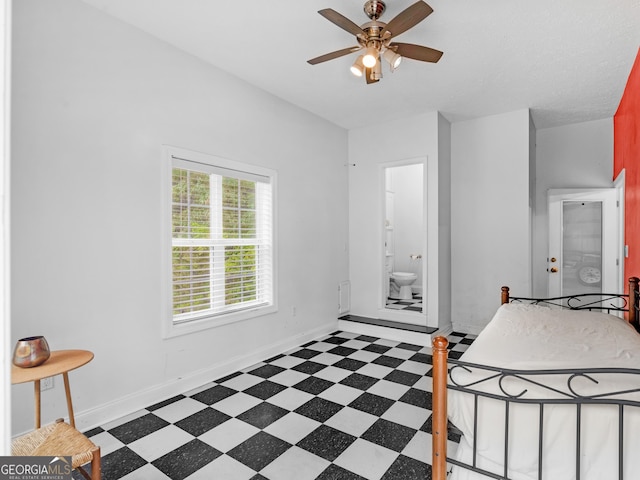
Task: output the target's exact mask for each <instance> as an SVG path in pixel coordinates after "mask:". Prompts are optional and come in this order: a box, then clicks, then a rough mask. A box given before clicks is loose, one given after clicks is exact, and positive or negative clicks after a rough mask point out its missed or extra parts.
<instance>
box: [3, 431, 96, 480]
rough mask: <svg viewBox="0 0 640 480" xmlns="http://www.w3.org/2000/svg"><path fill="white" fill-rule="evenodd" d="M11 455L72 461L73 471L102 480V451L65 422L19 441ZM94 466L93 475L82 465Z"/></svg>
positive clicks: (12, 445)
mask: <svg viewBox="0 0 640 480" xmlns="http://www.w3.org/2000/svg"><path fill="white" fill-rule="evenodd" d="M11 454H12V455H20V456H58V457H66V456H70V457H71V464H72V467H73V468H75V469H76V470H78V471H79V472H80V473H81V474H82V475H83V476H84V477H85V478H86V479H87V480H100V447H98V446H96V445H95V444H94V443H93V442H92V441H91V440H89V439H88V438H87V437H85V436H84V435H83V434H82V433H80V432H79V431H78V430H76V429H75V428H73V427H72V426H71V425H69V424H67V423H64V422H63V421H62V419H59V420H56V422H55V423H52V424H50V425H45V426H44V427H41V428H38V429H37V430H34V431H33V432H30V433H27V434H25V435H23V436H21V437H18V438H16V439H15V440H14V441H13V442H12V444H11ZM89 462H91V474H89V473H88V472H87V471H86V470H85V469H84V468H82V465H85V464H87V463H89Z"/></svg>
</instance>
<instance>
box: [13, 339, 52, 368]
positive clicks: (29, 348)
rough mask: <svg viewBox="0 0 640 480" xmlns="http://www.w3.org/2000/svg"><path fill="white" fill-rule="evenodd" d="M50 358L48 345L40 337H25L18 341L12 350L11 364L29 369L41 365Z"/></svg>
mask: <svg viewBox="0 0 640 480" xmlns="http://www.w3.org/2000/svg"><path fill="white" fill-rule="evenodd" d="M50 356H51V351H50V350H49V344H48V343H47V340H46V339H45V338H44V337H43V336H42V335H36V336H34V337H25V338H21V339H20V340H18V342H17V343H16V347H15V349H14V350H13V364H14V365H15V366H17V367H22V368H30V367H37V366H38V365H42V364H43V363H44V362H46V361H47V359H48V358H49V357H50Z"/></svg>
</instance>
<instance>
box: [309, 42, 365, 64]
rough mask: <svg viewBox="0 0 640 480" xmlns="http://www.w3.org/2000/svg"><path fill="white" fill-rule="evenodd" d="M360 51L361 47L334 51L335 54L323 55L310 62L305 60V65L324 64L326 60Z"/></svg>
mask: <svg viewBox="0 0 640 480" xmlns="http://www.w3.org/2000/svg"><path fill="white" fill-rule="evenodd" d="M360 49H362V47H361V46H359V45H358V46H355V47H349V48H343V49H342V50H336V51H335V52H331V53H325V54H324V55H320V56H319V57H316V58H312V59H311V60H307V63H310V64H311V65H316V64H317V63H322V62H326V61H327V60H333V59H334V58H338V57H342V56H344V55H348V54H350V53H353V52H357V51H358V50H360Z"/></svg>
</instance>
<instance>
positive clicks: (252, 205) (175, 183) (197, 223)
mask: <svg viewBox="0 0 640 480" xmlns="http://www.w3.org/2000/svg"><path fill="white" fill-rule="evenodd" d="M221 188H222V189H221V198H220V199H216V198H211V176H210V175H209V174H206V173H201V172H194V171H190V170H184V169H180V168H174V169H173V175H172V235H173V238H174V239H190V240H195V239H207V240H213V245H212V244H211V242H207V244H206V245H202V246H195V245H191V246H174V247H173V260H172V264H173V313H174V315H178V314H181V313H189V312H194V311H199V310H206V309H209V308H211V302H212V301H213V299H212V291H213V290H214V285H213V284H212V282H213V281H214V278H212V273H211V272H212V268H213V269H215V268H216V266H215V265H213V267H212V262H213V261H214V259H215V258H216V257H215V255H214V252H215V249H216V248H224V303H225V305H232V304H239V303H242V302H248V301H253V300H256V299H257V291H256V288H257V282H256V262H257V247H256V245H245V244H238V245H229V242H228V241H227V240H231V241H232V240H233V239H239V240H241V239H252V238H255V237H256V185H255V182H252V181H248V180H240V179H237V178H230V177H222V181H221ZM217 202H219V204H216V203H217ZM217 214H221V215H222V218H221V224H222V232H220V233H219V234H218V235H217V234H216V231H215V225H216V224H217V222H218V221H220V220H217V219H216V217H215V216H216V215H217ZM220 238H222V239H224V240H225V245H224V246H222V245H220V246H218V247H215V246H214V245H215V240H217V239H220ZM220 287H222V286H220Z"/></svg>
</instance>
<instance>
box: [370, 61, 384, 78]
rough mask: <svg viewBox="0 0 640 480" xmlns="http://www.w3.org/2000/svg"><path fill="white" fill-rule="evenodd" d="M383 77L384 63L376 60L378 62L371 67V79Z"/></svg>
mask: <svg viewBox="0 0 640 480" xmlns="http://www.w3.org/2000/svg"><path fill="white" fill-rule="evenodd" d="M381 78H382V65H380V62H376V64H375V65H374V66H373V68H372V69H371V80H375V81H377V80H380V79H381Z"/></svg>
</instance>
